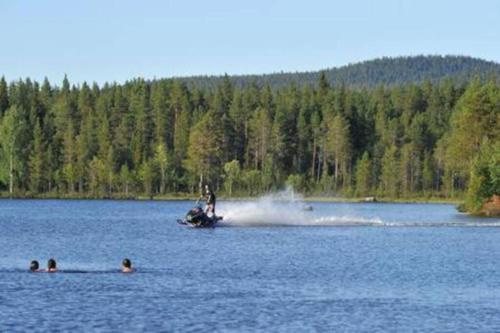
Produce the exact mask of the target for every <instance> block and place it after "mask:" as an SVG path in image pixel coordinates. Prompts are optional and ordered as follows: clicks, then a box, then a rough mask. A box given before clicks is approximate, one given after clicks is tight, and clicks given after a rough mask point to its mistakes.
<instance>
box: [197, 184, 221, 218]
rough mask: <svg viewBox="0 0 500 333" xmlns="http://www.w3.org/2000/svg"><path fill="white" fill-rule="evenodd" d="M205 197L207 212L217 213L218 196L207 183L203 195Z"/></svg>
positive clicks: (209, 213)
mask: <svg viewBox="0 0 500 333" xmlns="http://www.w3.org/2000/svg"><path fill="white" fill-rule="evenodd" d="M203 197H204V198H205V200H206V202H205V214H207V215H215V202H216V200H217V199H216V197H215V194H214V192H213V191H212V190H211V189H210V187H209V186H208V185H205V195H204V196H203V195H202V196H201V197H200V199H201V198H203Z"/></svg>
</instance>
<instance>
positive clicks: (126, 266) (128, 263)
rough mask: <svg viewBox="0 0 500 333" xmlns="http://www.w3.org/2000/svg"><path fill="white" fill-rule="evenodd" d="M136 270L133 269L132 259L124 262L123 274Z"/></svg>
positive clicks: (126, 259)
mask: <svg viewBox="0 0 500 333" xmlns="http://www.w3.org/2000/svg"><path fill="white" fill-rule="evenodd" d="M133 271H134V269H133V268H132V262H131V261H130V259H128V258H125V259H123V261H122V273H132V272H133Z"/></svg>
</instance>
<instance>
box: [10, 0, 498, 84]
mask: <svg viewBox="0 0 500 333" xmlns="http://www.w3.org/2000/svg"><path fill="white" fill-rule="evenodd" d="M0 31H1V36H2V38H1V40H0V43H1V47H0V75H5V77H6V78H7V79H8V80H14V79H17V78H19V77H31V78H34V79H37V80H41V79H43V77H45V76H47V77H48V78H49V79H50V80H51V81H52V82H53V83H57V84H59V83H60V81H61V80H62V77H63V75H64V73H67V74H68V77H69V79H70V80H71V81H72V82H82V81H84V80H86V81H90V82H92V81H96V82H99V83H103V82H104V81H118V82H123V81H125V80H127V79H130V78H133V77H137V76H142V77H146V78H154V77H157V78H159V77H170V76H184V75H195V74H222V73H228V74H246V73H269V72H277V71H304V70H317V69H323V68H328V67H334V66H339V65H345V64H348V63H352V62H357V61H361V60H367V59H372V58H374V57H381V56H398V55H415V54H460V55H470V56H474V57H480V58H484V59H487V60H494V61H497V62H500V1H493V0H491V1H488V0H475V1H451V0H445V1H439V0H420V1H396V0H389V1H382V0H381V1H375V0H374V1H355V0H352V1H347V0H344V1H326V0H325V1H316V0H308V1H291V0H267V1H266V0H251V1H237V0H221V1H218V0H207V1H193V0H185V1H173V0H172V1H168V0H164V1H153V0H151V1H148V0H144V1H139V0H135V1H132V0H119V1H118V0H116V1H106V0H99V1H97V0H81V1H72V0H60V1H59V0H57V1H55V0H54V1H51V0H46V1H37V0H31V1H29V0H0Z"/></svg>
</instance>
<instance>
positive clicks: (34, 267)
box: [30, 260, 40, 273]
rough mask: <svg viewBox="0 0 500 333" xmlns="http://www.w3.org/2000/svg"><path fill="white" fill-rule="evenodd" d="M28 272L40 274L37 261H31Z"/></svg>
mask: <svg viewBox="0 0 500 333" xmlns="http://www.w3.org/2000/svg"><path fill="white" fill-rule="evenodd" d="M30 271H32V272H33V273H35V272H40V265H39V264H38V261H36V260H31V263H30Z"/></svg>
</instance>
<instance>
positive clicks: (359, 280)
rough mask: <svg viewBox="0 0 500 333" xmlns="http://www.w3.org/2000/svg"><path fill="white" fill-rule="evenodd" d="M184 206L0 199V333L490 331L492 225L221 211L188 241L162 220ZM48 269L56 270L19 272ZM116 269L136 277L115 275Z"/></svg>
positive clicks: (496, 308)
mask: <svg viewBox="0 0 500 333" xmlns="http://www.w3.org/2000/svg"><path fill="white" fill-rule="evenodd" d="M191 206H192V202H185V201H184V202H151V201H144V202H136V201H90V200H89V201H57V200H40V201H33V200H0V253H1V255H0V331H1V332H12V331H75V330H76V331H125V330H126V331H137V332H142V331H214V330H215V331H217V330H224V331H287V332H288V331H317V330H327V331H345V330H353V331H370V332H371V331H402V330H404V331H406V330H414V331H432V330H437V331H496V330H497V328H498V327H500V316H499V314H500V287H498V286H500V265H498V263H497V260H496V258H498V257H499V255H500V228H496V226H498V225H500V220H499V219H478V218H473V217H469V216H467V215H463V214H460V213H458V212H457V211H456V210H455V208H454V207H453V206H452V205H441V204H430V205H426V204H372V203H369V204H343V203H312V206H313V208H314V210H313V211H303V210H302V209H301V207H300V203H296V202H291V203H290V202H288V203H287V202H280V203H276V202H272V201H271V202H269V203H266V202H257V203H252V202H220V203H219V204H218V206H217V212H218V213H220V214H222V215H225V220H224V223H223V226H226V227H225V228H215V229H208V230H203V229H201V230H194V229H191V228H185V227H183V226H179V225H177V223H176V222H175V221H176V219H178V218H180V217H182V216H183V215H184V214H185V213H186V211H187V210H188V209H189V208H190V207H191ZM252 214H253V215H252ZM235 226H237V228H235ZM255 226H259V228H256V227H255ZM282 226H293V227H292V228H283V227H282ZM305 226H307V227H305ZM336 226H341V227H336ZM346 226H347V227H346ZM351 226H356V227H351ZM394 226H397V227H394ZM462 226H468V227H467V228H462ZM479 226H481V227H480V228H479ZM51 257H54V258H55V259H56V260H57V265H58V268H59V269H60V271H59V272H57V273H54V274H44V273H30V272H29V271H28V268H29V263H30V261H31V260H38V261H39V262H40V265H41V266H42V267H41V268H44V265H45V264H46V262H47V259H48V258H51ZM126 257H127V258H130V259H131V260H132V262H133V264H134V266H135V267H136V268H137V272H136V273H133V274H122V273H120V266H121V261H122V259H123V258H126Z"/></svg>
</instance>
